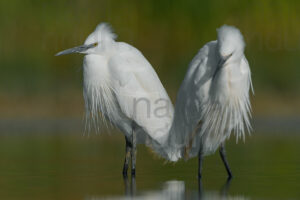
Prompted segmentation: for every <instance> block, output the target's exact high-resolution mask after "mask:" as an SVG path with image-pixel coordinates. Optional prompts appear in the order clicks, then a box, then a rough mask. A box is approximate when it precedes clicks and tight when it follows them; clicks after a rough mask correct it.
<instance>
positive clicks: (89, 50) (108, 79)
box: [56, 23, 174, 176]
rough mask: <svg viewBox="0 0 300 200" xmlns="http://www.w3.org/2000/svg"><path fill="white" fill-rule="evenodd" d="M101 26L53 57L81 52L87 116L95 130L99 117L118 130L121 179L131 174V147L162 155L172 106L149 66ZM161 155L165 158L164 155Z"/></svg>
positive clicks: (133, 150) (133, 152) (133, 164)
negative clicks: (150, 149) (143, 146)
mask: <svg viewBox="0 0 300 200" xmlns="http://www.w3.org/2000/svg"><path fill="white" fill-rule="evenodd" d="M115 38H116V35H115V34H114V33H113V32H112V30H111V28H110V26H109V25H108V24H106V23H102V24H99V25H98V26H97V27H96V29H95V31H94V32H93V33H91V34H90V35H89V36H88V37H87V39H86V41H85V43H84V44H83V45H81V46H78V47H74V48H71V49H67V50H64V51H62V52H59V53H58V54H56V55H57V56H59V55H64V54H70V53H82V54H85V56H84V61H83V95H84V100H85V110H86V116H87V118H89V119H91V121H92V124H94V125H95V126H96V128H97V122H98V119H99V117H100V118H101V119H105V120H107V121H109V122H110V123H111V124H112V125H113V126H115V127H117V128H118V129H120V130H121V131H122V132H123V133H124V135H125V140H126V154H125V162H124V166H123V175H124V176H126V175H127V170H128V166H129V160H130V158H131V174H132V175H135V168H136V145H137V143H144V144H147V145H150V146H152V147H153V148H154V149H155V150H156V151H157V152H158V153H160V154H164V151H163V144H165V143H166V139H167V138H168V135H167V134H166V133H167V131H168V130H169V127H170V125H171V123H172V119H173V113H174V111H173V105H172V103H171V101H170V99H169V96H168V94H167V93H166V91H165V89H164V87H163V86H162V84H161V82H160V79H159V78H158V76H157V74H156V72H155V71H154V69H153V68H152V66H151V64H150V63H149V62H148V61H147V59H146V58H145V57H144V56H143V55H142V53H141V52H140V51H139V50H137V49H136V48H134V47H132V46H131V45H129V44H126V43H124V42H116V41H115ZM165 157H166V156H165Z"/></svg>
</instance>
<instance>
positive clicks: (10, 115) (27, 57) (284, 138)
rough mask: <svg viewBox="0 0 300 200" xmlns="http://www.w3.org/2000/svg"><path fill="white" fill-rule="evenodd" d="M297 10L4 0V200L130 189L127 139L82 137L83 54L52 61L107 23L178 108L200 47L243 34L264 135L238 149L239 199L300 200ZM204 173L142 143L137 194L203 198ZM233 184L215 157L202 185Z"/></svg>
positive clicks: (292, 0) (211, 1)
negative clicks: (166, 191)
mask: <svg viewBox="0 0 300 200" xmlns="http://www.w3.org/2000/svg"><path fill="white" fill-rule="evenodd" d="M299 10H300V1H297V0H286V1H281V0H257V1H254V0H253V1H252V0H244V1H239V0H230V1H221V0H220V1H217V0H207V1H199V0H185V1H179V0H143V1H142V0H129V1H122V0H100V1H99V0H94V1H92V0H81V1H79V0H72V1H71V0H52V1H46V0H0V68H1V71H0V198H1V199H2V198H3V199H22V198H23V199H90V198H89V197H91V196H92V197H93V196H99V197H102V196H103V195H104V196H105V195H108V196H110V195H122V194H124V192H123V191H124V189H123V182H122V181H121V180H122V177H121V173H120V172H121V168H122V162H123V156H124V145H125V144H124V138H123V136H122V135H121V134H116V135H111V136H108V135H106V134H104V135H94V134H92V136H91V137H84V136H82V135H83V126H84V123H83V122H82V118H83V113H84V109H83V108H84V106H83V97H82V57H83V56H82V55H68V56H61V57H55V56H54V55H55V54H56V53H57V52H58V51H61V50H63V49H66V48H70V47H73V46H77V45H80V44H82V43H83V42H84V40H85V38H86V37H87V36H88V35H89V33H91V32H92V31H93V30H94V28H95V27H96V25H97V24H98V23H100V22H108V23H110V24H111V25H112V27H113V29H114V30H115V32H116V33H117V34H118V40H119V41H124V42H127V43H129V44H131V45H133V46H135V47H137V48H138V49H139V50H140V51H141V52H142V53H143V54H144V55H145V57H146V58H147V59H148V60H149V61H150V63H151V64H152V65H153V67H154V68H155V70H156V72H157V73H158V75H159V77H160V78H161V81H162V83H163V85H164V86H165V87H166V89H167V91H168V93H169V95H170V96H171V98H172V100H173V102H175V98H176V93H177V90H178V88H179V86H180V83H181V81H182V79H183V77H184V74H185V72H186V70H187V66H188V64H189V62H190V61H191V59H192V58H193V57H194V55H195V54H196V53H197V51H198V49H199V48H201V47H202V46H203V45H204V44H205V43H206V42H208V41H211V40H215V39H216V29H217V28H218V27H220V26H221V25H223V24H228V25H234V26H236V27H238V28H239V29H240V30H241V32H242V33H243V35H244V37H245V41H246V44H247V46H246V50H245V54H246V56H247V58H248V60H249V63H250V67H251V71H252V78H253V85H254V89H255V95H254V96H252V97H251V102H252V106H253V116H254V117H253V124H254V131H253V135H252V136H251V137H247V140H246V143H245V144H244V143H243V142H240V143H239V144H238V145H236V144H235V140H234V138H232V139H231V141H230V142H229V143H228V146H227V150H228V158H229V162H230V163H231V165H232V169H233V172H234V175H236V177H237V178H236V179H235V180H233V184H232V186H231V192H230V194H231V195H233V196H235V195H242V196H245V199H246V198H248V197H249V198H250V197H251V198H252V199H255V198H258V199H262V198H268V199H275V198H279V199H284V198H289V199H295V198H297V197H299V195H300V194H299V188H298V187H297V184H298V185H299V180H300V170H299V166H300V164H299V163H300V159H299V145H300V137H299V135H298V132H299V131H300V125H299V124H300V78H299V76H300V12H299ZM274 132H276V134H274ZM66 133H69V134H66ZM196 169H197V162H196V159H192V160H190V161H188V162H183V161H180V162H179V163H178V164H176V165H174V164H170V163H167V164H164V161H163V160H162V159H157V158H155V156H153V154H152V153H149V150H147V149H146V148H145V147H143V146H142V145H141V146H139V147H138V161H137V180H136V181H137V189H138V190H139V191H149V190H157V188H160V186H161V184H163V183H164V182H166V181H168V180H173V179H177V180H178V179H179V180H184V181H185V184H186V186H187V190H195V191H196V190H197V179H196ZM224 181H225V171H224V168H223V166H222V165H221V161H220V159H219V156H218V155H217V154H215V155H214V156H210V157H207V158H206V159H205V164H204V189H206V190H209V191H216V190H219V188H220V187H221V185H222V183H223V182H224Z"/></svg>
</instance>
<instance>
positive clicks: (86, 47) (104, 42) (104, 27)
mask: <svg viewBox="0 0 300 200" xmlns="http://www.w3.org/2000/svg"><path fill="white" fill-rule="evenodd" d="M116 37H117V35H116V34H114V33H113V31H112V29H111V27H110V26H109V25H108V24H106V23H101V24H99V25H98V26H97V27H96V29H95V31H94V32H92V33H91V34H90V35H89V36H88V37H87V39H86V40H85V42H84V44H83V45H80V46H77V47H73V48H70V49H66V50H64V51H61V52H59V53H57V54H56V56H60V55H66V54H71V53H82V54H98V53H101V52H102V51H103V49H105V48H107V47H108V46H110V45H111V43H112V42H113V41H114V40H115V39H116Z"/></svg>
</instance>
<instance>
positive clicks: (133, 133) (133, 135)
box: [131, 126, 136, 176]
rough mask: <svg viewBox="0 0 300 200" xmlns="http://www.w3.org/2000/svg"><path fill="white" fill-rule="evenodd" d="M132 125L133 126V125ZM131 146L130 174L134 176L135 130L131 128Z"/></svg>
mask: <svg viewBox="0 0 300 200" xmlns="http://www.w3.org/2000/svg"><path fill="white" fill-rule="evenodd" d="M133 127H134V126H133ZM131 144H132V148H131V175H132V176H135V167H136V132H135V130H134V128H132V142H131Z"/></svg>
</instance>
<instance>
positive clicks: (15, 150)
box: [0, 133, 300, 199]
mask: <svg viewBox="0 0 300 200" xmlns="http://www.w3.org/2000/svg"><path fill="white" fill-rule="evenodd" d="M123 140H124V139H123V136H121V135H120V134H112V135H111V136H108V135H97V136H90V137H87V136H82V135H81V134H63V133H55V134H40V133H36V134H13V135H9V134H2V135H1V136H0V158H1V159H0V199H123V198H131V197H136V198H137V199H198V198H199V196H200V197H202V199H205V198H206V199H207V198H208V199H219V198H223V199H224V197H227V198H228V199H297V198H299V197H300V190H299V186H300V156H299V146H300V136H298V135H297V134H290V133H289V134H288V133H282V134H262V133H256V134H254V135H252V136H251V137H248V138H247V139H246V142H245V143H243V142H242V141H240V142H239V143H238V144H236V143H235V140H234V138H232V139H231V140H230V141H229V142H228V143H227V146H226V148H227V153H228V159H229V162H230V165H231V168H232V170H233V173H234V176H235V177H234V179H232V181H231V182H230V183H227V184H226V172H225V169H224V167H223V165H222V162H221V160H220V158H219V155H218V153H216V154H215V155H212V156H209V157H206V158H205V160H204V168H203V179H202V182H201V184H200V186H199V182H198V180H197V174H196V171H197V160H196V159H195V158H194V159H191V160H189V161H187V162H184V161H180V162H179V163H176V164H172V163H166V162H165V161H164V160H163V159H160V158H157V157H156V156H155V155H154V154H153V153H152V152H151V151H150V150H149V149H148V148H145V147H144V146H143V145H140V146H138V154H137V175H136V178H135V179H131V177H130V176H129V178H128V179H127V180H124V179H123V178H122V175H121V170H122V164H123V159H124V158H123V157H124V149H125V144H124V141H123Z"/></svg>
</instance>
